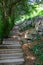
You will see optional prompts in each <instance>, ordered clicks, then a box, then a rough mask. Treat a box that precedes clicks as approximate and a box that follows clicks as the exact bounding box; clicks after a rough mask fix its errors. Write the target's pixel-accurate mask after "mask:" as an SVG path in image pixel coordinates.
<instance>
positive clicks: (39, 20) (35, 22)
mask: <svg viewBox="0 0 43 65" xmlns="http://www.w3.org/2000/svg"><path fill="white" fill-rule="evenodd" d="M30 25H32V26H35V28H36V30H40V31H43V16H37V17H34V18H32V19H28V20H25V21H24V22H23V24H21V25H20V26H19V28H20V30H24V29H27V28H29V26H30Z"/></svg>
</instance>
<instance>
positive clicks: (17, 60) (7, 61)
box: [0, 58, 24, 64]
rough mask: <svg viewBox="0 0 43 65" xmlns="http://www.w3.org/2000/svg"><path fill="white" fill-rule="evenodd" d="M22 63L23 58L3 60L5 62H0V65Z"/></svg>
mask: <svg viewBox="0 0 43 65" xmlns="http://www.w3.org/2000/svg"><path fill="white" fill-rule="evenodd" d="M23 62H24V59H23V58H18V59H5V60H0V63H14V64H15V63H16V64H18V63H19V64H22V63H23Z"/></svg>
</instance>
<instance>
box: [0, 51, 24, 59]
mask: <svg viewBox="0 0 43 65" xmlns="http://www.w3.org/2000/svg"><path fill="white" fill-rule="evenodd" d="M22 57H23V53H22V52H21V53H12V54H0V60H2V59H14V58H22Z"/></svg>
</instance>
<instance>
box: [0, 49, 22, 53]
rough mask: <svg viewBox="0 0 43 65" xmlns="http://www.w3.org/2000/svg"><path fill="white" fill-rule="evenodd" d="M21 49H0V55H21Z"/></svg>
mask: <svg viewBox="0 0 43 65" xmlns="http://www.w3.org/2000/svg"><path fill="white" fill-rule="evenodd" d="M21 52H23V50H22V49H0V54H8V53H21Z"/></svg>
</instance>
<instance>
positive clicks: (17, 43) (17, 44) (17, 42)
mask: <svg viewBox="0 0 43 65" xmlns="http://www.w3.org/2000/svg"><path fill="white" fill-rule="evenodd" d="M3 44H10V45H15V46H21V44H20V42H19V41H15V40H13V39H12V40H11V39H4V40H3Z"/></svg>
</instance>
